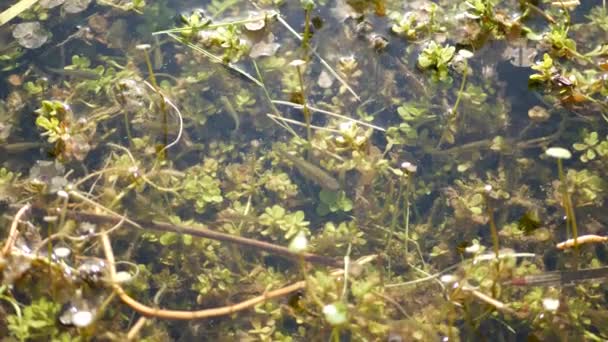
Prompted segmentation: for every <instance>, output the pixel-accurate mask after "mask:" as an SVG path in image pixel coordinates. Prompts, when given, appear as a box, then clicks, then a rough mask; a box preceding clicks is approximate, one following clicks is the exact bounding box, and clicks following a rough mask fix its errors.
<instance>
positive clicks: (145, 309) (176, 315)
mask: <svg viewBox="0 0 608 342" xmlns="http://www.w3.org/2000/svg"><path fill="white" fill-rule="evenodd" d="M101 242H102V244H103V249H104V253H105V255H106V259H107V260H108V263H109V264H110V265H114V253H113V252H112V245H111V244H110V239H109V238H108V235H107V234H102V235H101ZM368 260H370V258H364V259H362V261H358V263H359V264H360V265H361V264H363V263H365V262H368ZM115 274H116V270H115V269H114V267H113V266H110V276H111V277H112V279H114V276H115ZM341 274H343V271H342V270H337V271H335V272H333V273H332V275H333V276H339V275H341ZM112 287H113V288H114V291H116V293H117V294H118V296H119V298H120V299H121V300H122V301H123V303H125V304H127V305H128V306H129V307H131V308H132V309H133V310H135V311H137V312H139V313H140V314H142V315H144V316H147V317H157V318H165V319H176V320H194V319H203V318H211V317H219V316H226V315H231V314H234V313H236V312H239V311H243V310H246V309H249V308H252V307H254V306H256V305H257V304H260V303H263V302H265V301H267V300H269V299H272V298H277V297H282V296H286V295H288V294H290V293H293V292H296V291H298V290H302V289H304V288H306V281H298V282H296V283H293V284H291V285H288V286H285V287H282V288H280V289H276V290H272V291H268V292H265V293H264V294H262V295H260V296H257V297H253V298H251V299H248V300H245V301H242V302H239V303H236V304H233V305H227V306H222V307H219V308H211V309H203V310H196V311H185V310H166V309H159V308H153V307H150V306H147V305H145V304H142V303H140V302H138V301H137V300H135V299H133V297H131V296H129V295H128V294H127V293H126V292H125V290H124V289H123V288H122V287H121V286H120V285H119V284H116V283H114V284H113V285H112Z"/></svg>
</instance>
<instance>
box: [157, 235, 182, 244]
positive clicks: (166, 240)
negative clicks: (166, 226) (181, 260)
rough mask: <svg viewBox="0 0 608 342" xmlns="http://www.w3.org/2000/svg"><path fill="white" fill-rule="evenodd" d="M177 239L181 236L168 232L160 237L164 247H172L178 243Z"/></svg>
mask: <svg viewBox="0 0 608 342" xmlns="http://www.w3.org/2000/svg"><path fill="white" fill-rule="evenodd" d="M177 239H179V235H177V234H176V233H173V232H167V233H163V235H161V236H160V239H159V242H160V244H161V245H163V246H171V245H173V244H175V243H176V242H177Z"/></svg>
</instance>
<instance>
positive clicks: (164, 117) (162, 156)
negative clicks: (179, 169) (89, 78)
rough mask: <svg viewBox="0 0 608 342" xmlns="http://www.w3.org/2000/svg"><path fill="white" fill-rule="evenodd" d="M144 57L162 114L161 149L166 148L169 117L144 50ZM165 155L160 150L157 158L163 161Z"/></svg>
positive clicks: (163, 98) (164, 152)
mask: <svg viewBox="0 0 608 342" xmlns="http://www.w3.org/2000/svg"><path fill="white" fill-rule="evenodd" d="M144 56H145V58H146V65H147V67H148V74H149V76H150V83H151V84H152V87H153V88H154V90H156V93H157V94H158V96H159V98H160V102H159V104H160V110H161V112H162V113H163V147H166V146H167V145H168V144H169V117H168V114H167V104H166V102H165V97H164V96H163V94H162V93H161V92H160V88H159V87H158V83H156V75H155V74H154V68H153V67H152V62H151V61H150V54H148V50H147V49H144ZM165 154H166V149H165V148H163V149H161V150H160V152H159V155H158V158H159V159H163V158H164V157H165Z"/></svg>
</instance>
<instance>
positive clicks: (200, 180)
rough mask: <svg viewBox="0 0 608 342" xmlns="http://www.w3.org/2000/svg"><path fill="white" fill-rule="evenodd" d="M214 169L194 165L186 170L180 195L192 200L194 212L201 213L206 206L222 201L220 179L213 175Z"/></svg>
mask: <svg viewBox="0 0 608 342" xmlns="http://www.w3.org/2000/svg"><path fill="white" fill-rule="evenodd" d="M214 172H215V170H213V168H212V169H208V168H207V169H206V168H205V167H204V166H202V165H196V166H193V167H191V168H189V169H188V170H186V175H185V177H184V179H183V183H182V184H183V185H182V186H183V187H182V189H181V190H180V193H181V195H182V196H183V197H184V198H185V199H187V200H190V201H193V202H194V208H195V210H196V212H198V213H203V212H205V210H207V207H208V206H210V205H213V204H218V203H222V201H223V197H222V190H221V188H220V185H221V183H220V181H219V180H218V179H217V177H216V176H215V175H214Z"/></svg>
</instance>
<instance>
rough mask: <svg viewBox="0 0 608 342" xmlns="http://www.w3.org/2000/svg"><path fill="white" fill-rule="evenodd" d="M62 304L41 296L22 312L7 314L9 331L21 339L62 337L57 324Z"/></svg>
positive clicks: (54, 338)
mask: <svg viewBox="0 0 608 342" xmlns="http://www.w3.org/2000/svg"><path fill="white" fill-rule="evenodd" d="M60 309H61V305H60V304H59V303H57V302H55V301H52V300H49V299H47V298H44V297H42V298H39V299H37V300H35V301H33V302H32V303H31V304H30V305H27V306H25V307H24V308H23V309H22V310H21V312H20V313H19V312H18V313H16V314H12V315H8V316H6V320H7V322H8V331H9V333H10V334H11V335H12V336H14V337H16V338H17V339H19V340H21V341H26V340H32V339H48V340H50V339H53V340H56V339H61V338H60V335H61V333H60V330H59V328H58V326H57V324H56V320H57V317H58V315H59V310H60Z"/></svg>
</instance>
